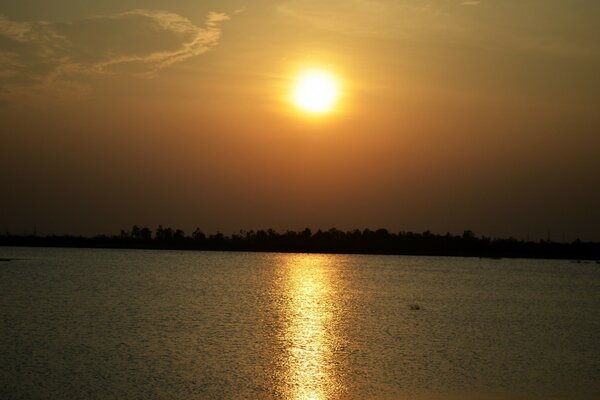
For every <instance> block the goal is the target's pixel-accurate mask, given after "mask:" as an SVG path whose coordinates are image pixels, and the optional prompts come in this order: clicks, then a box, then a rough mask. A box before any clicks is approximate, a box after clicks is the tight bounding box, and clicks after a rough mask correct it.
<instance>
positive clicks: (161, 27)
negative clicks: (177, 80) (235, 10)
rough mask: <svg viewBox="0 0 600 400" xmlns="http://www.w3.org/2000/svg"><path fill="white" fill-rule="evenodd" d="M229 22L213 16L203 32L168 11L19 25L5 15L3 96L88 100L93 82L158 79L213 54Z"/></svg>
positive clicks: (0, 34)
mask: <svg viewBox="0 0 600 400" xmlns="http://www.w3.org/2000/svg"><path fill="white" fill-rule="evenodd" d="M229 19H230V17H229V16H228V15H226V14H223V13H217V12H211V13H209V14H208V15H207V17H206V20H205V25H204V26H197V25H195V24H194V23H192V22H191V21H190V20H189V19H188V18H185V17H183V16H181V15H178V14H175V13H172V12H169V11H164V10H147V9H136V10H131V11H127V12H123V13H119V14H114V15H105V16H96V17H92V18H86V19H81V20H76V21H72V22H68V23H58V22H45V21H36V22H17V21H12V20H10V19H9V18H7V17H5V16H2V15H0V84H1V86H2V88H3V89H2V91H0V96H3V97H4V96H7V95H8V96H16V95H19V94H21V95H23V94H28V95H32V94H33V93H35V92H47V91H48V90H50V91H52V92H54V93H55V94H59V95H60V93H63V94H64V92H65V90H66V92H68V95H69V96H72V95H74V94H76V93H79V94H80V95H85V93H86V92H88V91H89V90H90V88H89V86H90V85H89V78H90V77H94V76H106V75H112V74H127V75H132V76H139V77H154V76H156V75H157V74H158V73H159V71H161V70H163V69H165V68H168V67H169V66H172V65H174V64H177V63H180V62H183V61H185V60H187V59H189V58H191V57H195V56H199V55H201V54H204V53H206V52H208V51H211V50H212V49H214V48H215V47H216V46H217V45H218V43H219V39H220V36H221V24H222V23H223V22H225V21H227V20H229Z"/></svg>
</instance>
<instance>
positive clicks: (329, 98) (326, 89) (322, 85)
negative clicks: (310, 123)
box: [292, 69, 339, 114]
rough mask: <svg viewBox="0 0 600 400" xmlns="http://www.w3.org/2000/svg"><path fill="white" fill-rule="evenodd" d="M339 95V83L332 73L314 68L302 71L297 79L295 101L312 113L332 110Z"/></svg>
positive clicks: (298, 105)
mask: <svg viewBox="0 0 600 400" xmlns="http://www.w3.org/2000/svg"><path fill="white" fill-rule="evenodd" d="M338 97H339V84H338V81H337V79H336V78H335V76H333V75H332V74H331V73H329V72H327V71H324V70H319V69H312V70H307V71H304V72H302V73H301V74H300V75H299V76H298V79H297V80H296V85H295V86H294V92H293V97H292V99H293V102H294V104H295V105H296V106H297V107H299V108H300V109H302V110H304V111H306V112H309V113H311V114H323V113H326V112H328V111H331V110H332V109H333V107H334V106H335V103H336V101H337V99H338Z"/></svg>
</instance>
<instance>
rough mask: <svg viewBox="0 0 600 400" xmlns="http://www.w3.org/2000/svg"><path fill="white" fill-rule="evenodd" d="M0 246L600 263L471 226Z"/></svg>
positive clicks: (16, 238) (74, 239)
mask: <svg viewBox="0 0 600 400" xmlns="http://www.w3.org/2000/svg"><path fill="white" fill-rule="evenodd" d="M0 246H31V247H74V248H114V249H156V250H207V251H249V252H282V253H339V254H380V255H415V256H450V257H452V256H454V257H485V258H547V259H570V260H596V262H597V263H600V243H597V242H583V241H580V240H579V239H577V240H575V241H573V242H570V243H559V242H553V241H551V240H539V241H524V240H517V239H514V238H505V239H501V238H500V239H499V238H490V237H485V236H481V237H479V236H477V235H475V233H474V232H472V231H470V230H466V231H464V232H463V234H462V235H452V234H450V233H446V234H444V235H440V234H434V233H431V232H430V231H425V232H423V233H414V232H399V233H392V232H389V231H388V230H386V229H377V230H370V229H364V230H358V229H355V230H352V231H341V230H338V229H336V228H331V229H329V230H318V231H316V232H313V231H311V230H310V229H308V228H306V229H304V230H303V231H300V232H295V231H286V232H285V233H279V232H276V231H274V230H273V229H267V230H257V231H254V230H250V231H240V232H239V233H237V234H232V235H229V236H227V235H224V234H222V233H216V234H211V235H206V234H205V233H203V232H202V231H200V229H198V228H196V230H195V231H194V232H193V233H192V234H191V235H186V234H185V232H184V231H182V230H181V229H173V228H168V227H166V228H165V227H163V226H162V225H159V226H158V228H157V229H156V230H155V231H154V232H153V231H152V230H151V229H149V228H146V227H139V226H137V225H134V226H133V227H132V228H131V229H130V230H122V231H121V233H120V234H119V235H113V236H107V235H99V236H94V237H85V236H72V235H62V236H57V235H47V236H39V235H37V234H31V235H14V234H10V233H5V234H0Z"/></svg>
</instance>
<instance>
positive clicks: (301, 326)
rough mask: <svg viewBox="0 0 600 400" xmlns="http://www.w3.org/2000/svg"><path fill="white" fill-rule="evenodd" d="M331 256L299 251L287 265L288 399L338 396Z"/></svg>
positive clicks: (286, 336) (317, 398) (286, 338)
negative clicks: (300, 252) (307, 253)
mask: <svg viewBox="0 0 600 400" xmlns="http://www.w3.org/2000/svg"><path fill="white" fill-rule="evenodd" d="M331 261H332V259H331V257H329V256H327V255H306V254H298V255H293V256H290V258H289V259H288V260H287V264H286V266H285V268H286V271H287V273H286V281H287V282H286V289H287V291H288V293H287V295H288V296H287V304H286V314H287V315H286V318H285V319H286V321H287V323H286V327H285V331H284V336H285V340H286V343H287V344H288V354H287V357H288V360H287V363H286V364H287V368H288V371H286V376H287V379H286V380H287V381H288V382H287V387H288V388H289V389H290V393H288V398H290V399H296V400H321V399H328V398H332V397H337V396H336V394H338V393H337V392H338V391H339V386H340V385H339V383H338V378H337V371H336V369H335V366H336V365H337V363H336V361H335V360H334V352H335V351H334V350H335V346H336V338H337V334H336V332H335V325H336V324H335V315H334V312H335V310H336V307H335V306H334V304H335V303H334V299H335V293H334V287H333V285H332V276H331V275H332V273H333V271H335V269H333V268H332V265H331Z"/></svg>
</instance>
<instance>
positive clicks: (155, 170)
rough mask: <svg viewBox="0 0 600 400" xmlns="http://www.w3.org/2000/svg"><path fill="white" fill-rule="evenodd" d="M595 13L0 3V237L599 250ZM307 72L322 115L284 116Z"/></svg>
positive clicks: (456, 6) (582, 0) (541, 7)
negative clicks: (548, 245) (278, 238)
mask: <svg viewBox="0 0 600 400" xmlns="http://www.w3.org/2000/svg"><path fill="white" fill-rule="evenodd" d="M599 21H600V2H598V1H596V0H568V1H566V0H502V1H501V0H493V1H492V0H481V1H474V0H387V1H384V0H335V1H332V0H330V1H327V0H319V1H317V0H304V1H303V0H295V1H294V0H290V1H266V0H254V1H242V0H220V1H198V0H194V1H191V0H173V1H137V0H120V1H115V0H110V1H106V0H105V1H99V0H89V1H81V0H55V1H47V0H44V1H42V0H20V1H13V2H3V3H2V4H1V5H0V122H1V124H0V193H1V195H0V230H1V231H3V232H4V231H10V232H12V233H24V232H26V233H30V232H32V231H33V230H34V228H36V229H37V231H38V232H39V233H42V234H50V233H56V234H61V233H71V234H85V235H91V234H97V233H108V234H110V233H117V232H119V231H120V229H122V228H128V227H130V226H131V225H133V224H138V225H142V226H148V227H150V228H153V229H154V228H155V227H156V226H157V225H158V224H162V225H163V226H171V227H174V228H182V229H184V230H185V231H186V232H187V233H190V232H191V231H192V230H193V229H194V228H195V227H200V229H202V230H203V231H205V232H207V233H212V232H216V231H221V232H224V233H232V232H237V231H239V230H240V229H245V230H249V229H263V228H274V229H276V230H278V231H285V230H287V229H294V230H299V229H303V228H304V227H310V228H312V229H319V228H321V229H328V228H330V227H336V228H338V229H342V230H346V229H354V228H359V229H363V228H372V229H374V228H379V227H384V228H387V229H389V230H392V231H417V232H422V231H425V230H431V231H432V232H435V233H446V232H448V231H449V232H452V233H462V231H463V230H465V229H471V230H473V231H475V233H477V234H482V235H489V236H503V237H505V236H514V237H517V238H527V237H529V238H531V239H538V238H542V237H543V238H546V236H547V235H548V232H550V235H551V238H552V239H554V240H558V241H560V240H563V238H564V239H566V240H569V241H570V240H574V239H576V238H578V237H579V238H581V239H585V240H600V23H599ZM307 70H318V71H325V72H326V73H327V74H329V75H330V76H332V77H334V79H335V82H336V85H337V86H336V88H337V89H336V94H335V104H334V105H333V106H332V108H331V109H330V110H327V111H325V112H322V113H319V114H314V113H310V112H307V111H306V110H303V109H301V108H299V107H298V106H297V104H295V103H294V100H293V96H294V95H293V93H294V90H295V87H294V85H295V84H296V82H297V81H298V79H299V76H301V75H302V73H303V72H304V71H307Z"/></svg>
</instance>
